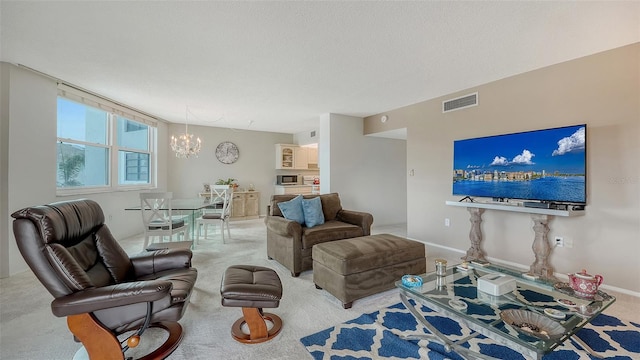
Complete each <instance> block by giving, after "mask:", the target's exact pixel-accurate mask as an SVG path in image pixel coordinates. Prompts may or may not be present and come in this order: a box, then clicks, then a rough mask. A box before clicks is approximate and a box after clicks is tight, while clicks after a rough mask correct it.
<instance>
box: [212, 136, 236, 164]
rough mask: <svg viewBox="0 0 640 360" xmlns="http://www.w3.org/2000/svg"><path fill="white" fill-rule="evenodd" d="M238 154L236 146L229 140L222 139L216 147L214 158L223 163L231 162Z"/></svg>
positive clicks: (234, 160)
mask: <svg viewBox="0 0 640 360" xmlns="http://www.w3.org/2000/svg"><path fill="white" fill-rule="evenodd" d="M239 156H240V151H239V150H238V147H237V146H236V144H234V143H232V142H230V141H223V142H221V143H220V144H218V147H217V148H216V158H218V160H219V161H220V162H221V163H223V164H233V163H234V162H236V161H238V157H239Z"/></svg>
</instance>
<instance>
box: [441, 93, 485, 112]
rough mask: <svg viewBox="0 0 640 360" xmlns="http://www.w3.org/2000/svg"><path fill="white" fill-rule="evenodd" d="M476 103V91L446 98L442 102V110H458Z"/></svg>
mask: <svg viewBox="0 0 640 360" xmlns="http://www.w3.org/2000/svg"><path fill="white" fill-rule="evenodd" d="M477 105H478V93H477V92H475V93H473V94H469V95H465V96H461V97H458V98H455V99H451V100H446V101H443V102H442V112H443V113H446V112H449V111H454V110H460V109H464V108H468V107H472V106H477Z"/></svg>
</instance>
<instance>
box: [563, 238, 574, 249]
mask: <svg viewBox="0 0 640 360" xmlns="http://www.w3.org/2000/svg"><path fill="white" fill-rule="evenodd" d="M564 247H567V248H572V247H573V240H571V239H565V240H564Z"/></svg>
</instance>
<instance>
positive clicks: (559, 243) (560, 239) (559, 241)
mask: <svg viewBox="0 0 640 360" xmlns="http://www.w3.org/2000/svg"><path fill="white" fill-rule="evenodd" d="M555 241H556V246H557V247H564V238H563V237H562V236H556V237H555Z"/></svg>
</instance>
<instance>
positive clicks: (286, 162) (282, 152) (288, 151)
mask: <svg viewBox="0 0 640 360" xmlns="http://www.w3.org/2000/svg"><path fill="white" fill-rule="evenodd" d="M296 148H299V146H298V145H288V144H276V169H280V170H281V169H294V168H295V167H294V165H295V163H294V155H295V149H296Z"/></svg>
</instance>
